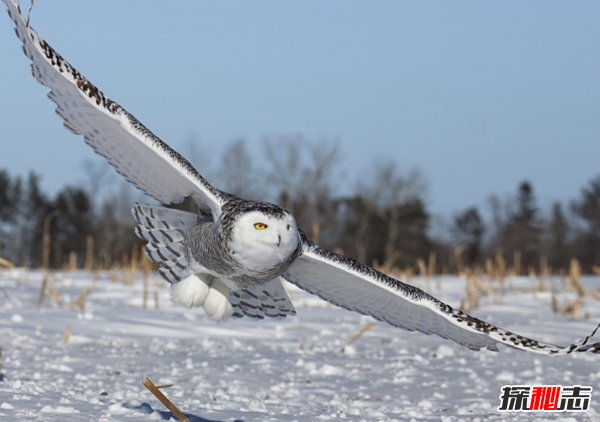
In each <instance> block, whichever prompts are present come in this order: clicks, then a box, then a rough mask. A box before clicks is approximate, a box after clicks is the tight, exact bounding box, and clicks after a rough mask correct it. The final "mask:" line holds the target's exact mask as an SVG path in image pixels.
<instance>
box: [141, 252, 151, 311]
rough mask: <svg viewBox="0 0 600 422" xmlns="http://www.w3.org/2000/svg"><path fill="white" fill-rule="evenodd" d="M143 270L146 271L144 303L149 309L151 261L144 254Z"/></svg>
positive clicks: (145, 307)
mask: <svg viewBox="0 0 600 422" xmlns="http://www.w3.org/2000/svg"><path fill="white" fill-rule="evenodd" d="M142 259H143V261H142V270H143V272H144V291H143V304H144V309H147V307H148V279H149V277H150V261H149V260H148V258H146V256H145V255H144V258H142Z"/></svg>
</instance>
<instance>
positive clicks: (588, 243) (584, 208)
mask: <svg viewBox="0 0 600 422" xmlns="http://www.w3.org/2000/svg"><path fill="white" fill-rule="evenodd" d="M573 211H574V212H575V214H576V215H577V216H578V217H580V219H581V220H582V222H583V227H581V228H580V230H579V231H578V233H577V236H576V253H577V257H578V258H579V260H580V261H581V263H582V265H583V267H584V269H585V270H590V269H591V267H592V266H600V176H598V177H596V178H595V179H594V180H592V181H591V182H590V183H589V185H588V186H587V187H585V188H584V189H583V190H582V192H581V197H580V198H579V200H578V201H575V202H574V203H573Z"/></svg>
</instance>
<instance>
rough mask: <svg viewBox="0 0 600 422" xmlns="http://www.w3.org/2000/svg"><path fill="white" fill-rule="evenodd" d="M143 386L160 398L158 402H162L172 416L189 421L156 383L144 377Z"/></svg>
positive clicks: (181, 421)
mask: <svg viewBox="0 0 600 422" xmlns="http://www.w3.org/2000/svg"><path fill="white" fill-rule="evenodd" d="M143 384H144V387H146V388H147V389H148V390H149V391H150V392H151V393H152V394H154V397H156V398H157V399H158V400H160V402H161V403H162V404H164V405H165V407H166V408H167V409H169V410H170V411H171V413H172V414H173V416H175V417H176V418H177V419H178V420H179V421H180V422H190V420H189V419H188V418H187V416H185V415H184V414H183V413H182V412H181V411H180V410H179V409H178V408H177V406H175V405H174V404H173V403H172V402H171V400H169V399H168V398H167V396H165V395H164V394H163V393H162V392H161V391H160V390H159V389H158V387H157V386H156V385H154V383H153V382H152V380H150V378H148V377H146V379H145V380H144V382H143Z"/></svg>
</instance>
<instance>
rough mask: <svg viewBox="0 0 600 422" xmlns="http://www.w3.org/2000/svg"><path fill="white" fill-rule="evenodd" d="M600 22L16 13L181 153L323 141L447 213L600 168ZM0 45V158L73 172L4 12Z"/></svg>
mask: <svg viewBox="0 0 600 422" xmlns="http://www.w3.org/2000/svg"><path fill="white" fill-rule="evenodd" d="M599 18H600V2H598V1H550V0H544V1H542V0H540V1H526V0H519V1H507V0H505V1H426V0H419V1H399V0H394V1H392V0H390V1H383V0H378V1H349V0H343V1H342V0H338V1H334V0H330V1H325V0H318V1H308V0H306V1H283V0H272V1H247V0H244V1H242V0H239V1H227V0H222V1H211V2H207V1H178V2H166V1H150V0H144V1H123V0H119V1H117V0H110V1H109V0H103V1H101V2H90V1H85V2H83V1H81V0H39V1H38V3H36V6H35V8H34V11H33V14H32V24H33V26H34V27H35V28H36V29H37V30H38V32H39V33H40V34H41V35H42V36H43V37H44V38H46V39H47V40H48V41H49V42H50V43H51V44H52V45H53V46H54V47H55V48H56V49H57V50H58V51H59V52H60V53H61V54H62V55H63V56H64V57H65V58H66V59H67V60H69V61H70V62H71V63H72V64H74V65H75V66H76V67H78V68H79V70H80V71H82V73H84V74H85V75H86V76H87V77H88V78H89V79H90V80H91V81H93V82H94V83H96V84H97V85H98V86H99V87H100V88H101V89H102V90H104V92H105V93H106V94H107V95H108V96H110V97H111V98H113V99H115V100H116V101H117V102H119V103H120V104H121V105H123V106H124V107H125V108H127V109H128V110H129V111H130V112H132V113H133V114H134V115H136V116H137V117H138V118H139V119H140V120H141V121H143V122H144V123H145V124H146V125H147V126H148V127H149V128H150V129H152V130H153V131H154V132H155V133H156V134H157V135H159V136H160V137H162V138H163V139H164V140H165V141H167V142H168V143H169V144H171V145H172V146H173V147H174V148H176V149H179V150H181V151H182V152H184V153H185V152H186V151H185V150H186V148H187V146H186V140H187V139H188V138H189V136H190V134H191V133H196V134H197V135H198V137H199V139H201V140H202V141H203V142H204V143H208V144H213V145H219V144H222V143H223V142H224V141H230V140H232V139H234V138H238V137H245V138H247V139H248V140H249V142H250V143H251V144H253V143H258V142H259V140H260V138H261V137H262V136H263V135H278V134H289V133H303V134H305V135H306V136H307V137H308V138H318V137H321V136H326V137H331V138H337V139H339V140H340V143H341V145H342V146H343V156H344V166H345V169H346V170H345V178H346V179H347V180H351V181H354V180H356V179H358V178H359V177H360V175H361V174H364V172H369V171H371V169H372V167H373V165H374V163H376V160H377V159H380V158H385V159H391V160H394V161H396V162H397V163H398V164H399V166H400V167H401V168H403V169H407V170H408V169H409V168H415V167H416V168H419V169H421V170H422V172H423V173H424V174H425V176H426V177H427V181H428V185H429V189H428V192H427V199H428V202H429V204H430V206H431V209H432V210H433V211H434V212H436V213H441V214H445V215H451V214H452V213H454V212H456V211H458V210H461V209H463V208H465V207H467V206H470V205H479V206H483V205H484V204H485V203H486V198H487V196H488V195H489V194H491V193H497V194H499V195H501V196H502V195H506V194H512V193H513V192H514V191H515V189H516V186H517V184H518V182H519V181H520V180H522V179H525V178H526V179H529V180H531V181H532V182H533V184H534V187H535V188H536V190H537V194H538V198H539V199H540V202H541V203H542V205H544V206H548V205H549V204H550V203H551V202H552V201H553V200H567V199H571V198H574V197H576V196H577V195H578V194H579V190H580V188H581V187H582V186H583V185H584V184H586V183H587V182H588V181H589V180H590V179H591V178H592V177H594V176H597V175H598V174H600V25H599V24H598V19H599ZM0 55H1V57H2V66H1V67H0V94H1V95H0V116H2V117H1V119H2V120H1V122H0V146H1V149H0V168H7V169H8V170H9V171H11V172H12V173H17V174H25V173H26V172H27V171H28V170H30V169H33V170H35V171H37V172H38V173H40V174H41V175H42V176H43V186H44V187H45V188H47V189H48V190H50V191H55V190H57V189H58V188H60V187H61V186H62V185H64V184H66V183H77V182H81V181H83V180H84V179H85V177H86V176H85V173H84V171H83V170H82V165H83V162H84V161H85V160H86V159H90V158H95V159H98V160H99V158H96V157H95V156H94V155H93V153H92V152H91V150H90V149H89V148H88V147H86V146H85V145H84V144H83V142H82V141H81V140H79V139H77V138H76V137H74V136H73V135H71V134H69V133H68V132H67V131H66V130H65V129H63V128H62V124H61V122H60V120H59V119H58V117H56V116H55V115H54V113H53V112H52V106H51V103H50V102H49V101H47V100H46V99H45V97H44V95H45V89H44V88H42V87H41V86H39V85H38V84H37V83H36V82H34V80H33V79H32V78H31V76H30V74H29V70H28V68H27V67H26V59H25V57H24V56H23V55H22V53H21V50H20V47H19V45H18V42H17V39H16V38H15V37H14V34H13V32H12V24H11V22H10V21H9V19H8V17H7V16H1V19H0ZM217 149H218V147H217ZM199 170H200V171H202V169H199ZM213 182H216V181H213ZM215 184H217V185H218V183H215Z"/></svg>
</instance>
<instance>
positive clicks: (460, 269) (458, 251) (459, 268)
mask: <svg viewBox="0 0 600 422" xmlns="http://www.w3.org/2000/svg"><path fill="white" fill-rule="evenodd" d="M465 248H466V246H465V245H460V246H457V247H456V248H454V251H453V253H454V261H456V272H457V273H458V274H459V275H462V274H464V273H465V266H464V264H463V260H462V254H463V253H464V251H465Z"/></svg>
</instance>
